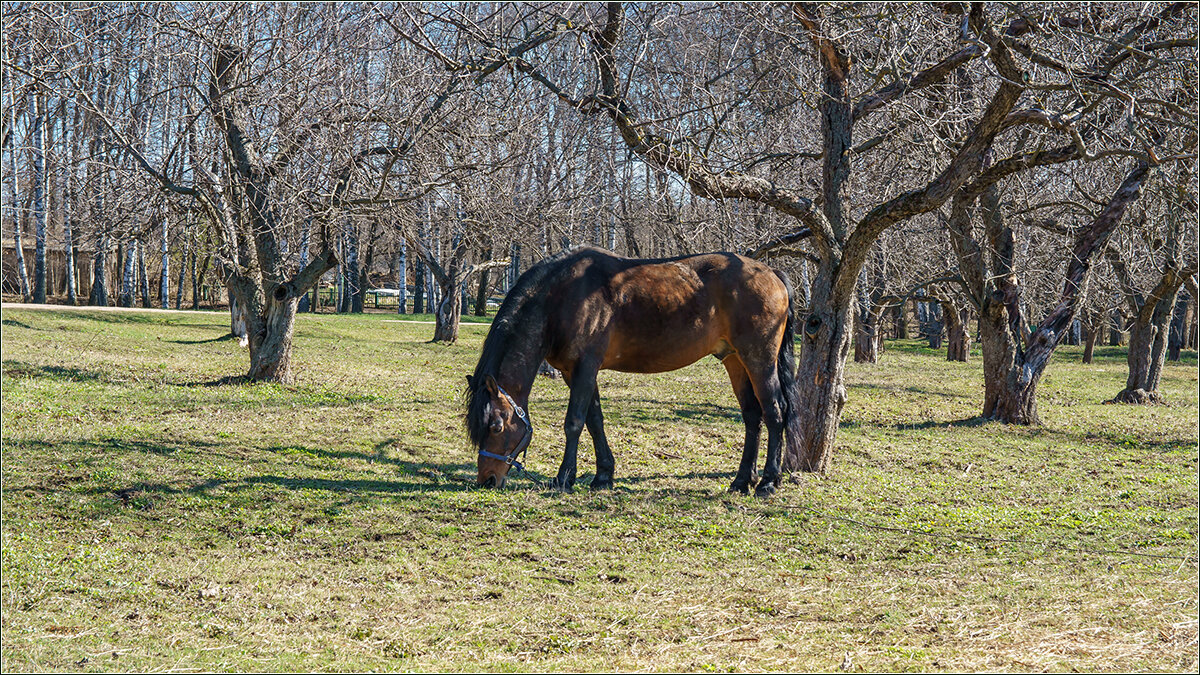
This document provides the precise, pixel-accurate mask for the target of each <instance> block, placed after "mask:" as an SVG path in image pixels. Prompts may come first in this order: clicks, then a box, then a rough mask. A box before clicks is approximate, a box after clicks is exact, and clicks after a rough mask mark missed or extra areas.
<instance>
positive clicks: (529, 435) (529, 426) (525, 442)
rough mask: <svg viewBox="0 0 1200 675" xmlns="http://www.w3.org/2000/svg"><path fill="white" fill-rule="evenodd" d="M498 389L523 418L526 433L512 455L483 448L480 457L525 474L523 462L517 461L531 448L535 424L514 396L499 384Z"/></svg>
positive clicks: (518, 415)
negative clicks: (498, 462)
mask: <svg viewBox="0 0 1200 675" xmlns="http://www.w3.org/2000/svg"><path fill="white" fill-rule="evenodd" d="M496 388H497V389H499V390H500V395H501V396H503V397H504V400H506V401H508V404H509V405H511V406H512V407H513V410H515V411H516V413H517V417H519V418H521V421H522V422H524V423H525V433H524V434H523V435H522V436H521V440H520V442H518V443H517V447H515V448H513V451H512V452H511V453H509V454H507V455H497V454H496V453H494V452H488V451H487V450H483V449H482V448H481V449H480V450H479V456H480V457H490V458H491V459H498V460H500V461H501V462H504V463H505V464H507V465H509V466H510V467H512V466H515V467H517V471H520V472H521V473H524V472H525V466H524V465H522V464H521V462H519V461H517V458H518V457H520V456H521V454H522V453H524V452H525V450H526V449H527V448H528V447H529V441H530V440H532V439H533V423H531V422H530V421H529V416H528V415H526V414H525V409H524V408H522V407H521V406H519V405H517V402H516V401H514V400H513V398H512V396H509V395H508V392H507V391H504V387H501V386H500V385H499V384H497V385H496Z"/></svg>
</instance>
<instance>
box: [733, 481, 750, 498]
mask: <svg viewBox="0 0 1200 675" xmlns="http://www.w3.org/2000/svg"><path fill="white" fill-rule="evenodd" d="M729 491H730V492H736V493H738V494H743V495H748V494H750V484H749V483H742V482H738V481H734V483H733V485H730V486H729Z"/></svg>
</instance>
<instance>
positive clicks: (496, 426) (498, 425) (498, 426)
mask: <svg viewBox="0 0 1200 675" xmlns="http://www.w3.org/2000/svg"><path fill="white" fill-rule="evenodd" d="M490 426H491V429H492V433H493V434H498V433H500V432H501V431H504V422H502V421H500V420H492V423H491V425H490Z"/></svg>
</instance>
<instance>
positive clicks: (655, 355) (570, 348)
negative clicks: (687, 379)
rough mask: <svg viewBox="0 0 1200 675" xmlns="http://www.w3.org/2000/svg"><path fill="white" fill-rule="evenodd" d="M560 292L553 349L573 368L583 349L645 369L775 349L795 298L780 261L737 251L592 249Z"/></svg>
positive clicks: (614, 363) (610, 364)
mask: <svg viewBox="0 0 1200 675" xmlns="http://www.w3.org/2000/svg"><path fill="white" fill-rule="evenodd" d="M554 295H555V296H556V297H552V298H550V302H551V303H553V306H554V307H555V308H556V309H557V311H556V312H555V314H556V317H555V318H554V319H553V320H552V325H550V326H548V327H549V328H551V329H552V332H553V333H554V335H552V336H548V337H551V340H550V342H551V350H550V355H549V356H548V357H547V358H548V360H550V362H551V363H552V364H553V365H555V366H557V367H559V368H560V369H563V370H565V371H566V372H570V371H571V370H572V368H573V364H574V363H575V362H577V361H578V360H579V359H583V358H592V359H599V360H600V362H601V363H600V367H601V368H606V369H612V370H622V371H627V372H643V373H645V372H665V371H669V370H675V369H678V368H682V367H684V366H687V365H689V364H691V363H694V362H696V361H698V360H699V359H701V358H703V357H704V356H707V355H708V354H719V355H723V354H727V353H730V352H738V351H745V350H747V349H757V348H758V346H761V347H763V348H766V349H769V350H770V353H772V354H773V353H774V351H775V350H776V349H777V348H778V343H779V339H780V338H781V335H782V329H783V323H784V321H785V319H786V316H787V308H788V294H787V289H786V287H785V286H784V285H783V282H782V281H780V279H779V277H778V276H777V275H776V274H775V273H774V271H773V270H772V269H771V268H770V267H768V266H766V265H764V264H763V263H760V262H758V261H756V260H753V259H750V258H746V257H743V256H740V255H737V254H733V253H708V254H703V255H696V256H688V257H682V258H675V259H670V260H636V259H629V258H620V257H617V256H613V255H611V254H608V253H605V252H603V251H599V250H596V249H588V250H585V251H584V252H583V253H582V254H581V255H580V256H579V259H578V260H576V261H575V263H574V264H573V265H572V266H571V268H570V270H569V272H568V274H567V275H566V276H565V278H562V279H561V283H560V285H559V292H558V293H556V294H554ZM556 362H557V363H556Z"/></svg>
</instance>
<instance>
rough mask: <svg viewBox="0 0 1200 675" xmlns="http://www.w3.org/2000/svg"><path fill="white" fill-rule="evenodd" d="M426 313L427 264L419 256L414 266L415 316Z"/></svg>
mask: <svg viewBox="0 0 1200 675" xmlns="http://www.w3.org/2000/svg"><path fill="white" fill-rule="evenodd" d="M424 313H425V263H424V262H423V261H422V260H421V258H420V257H419V256H418V257H417V260H416V263H415V264H414V265H413V314H424Z"/></svg>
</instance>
